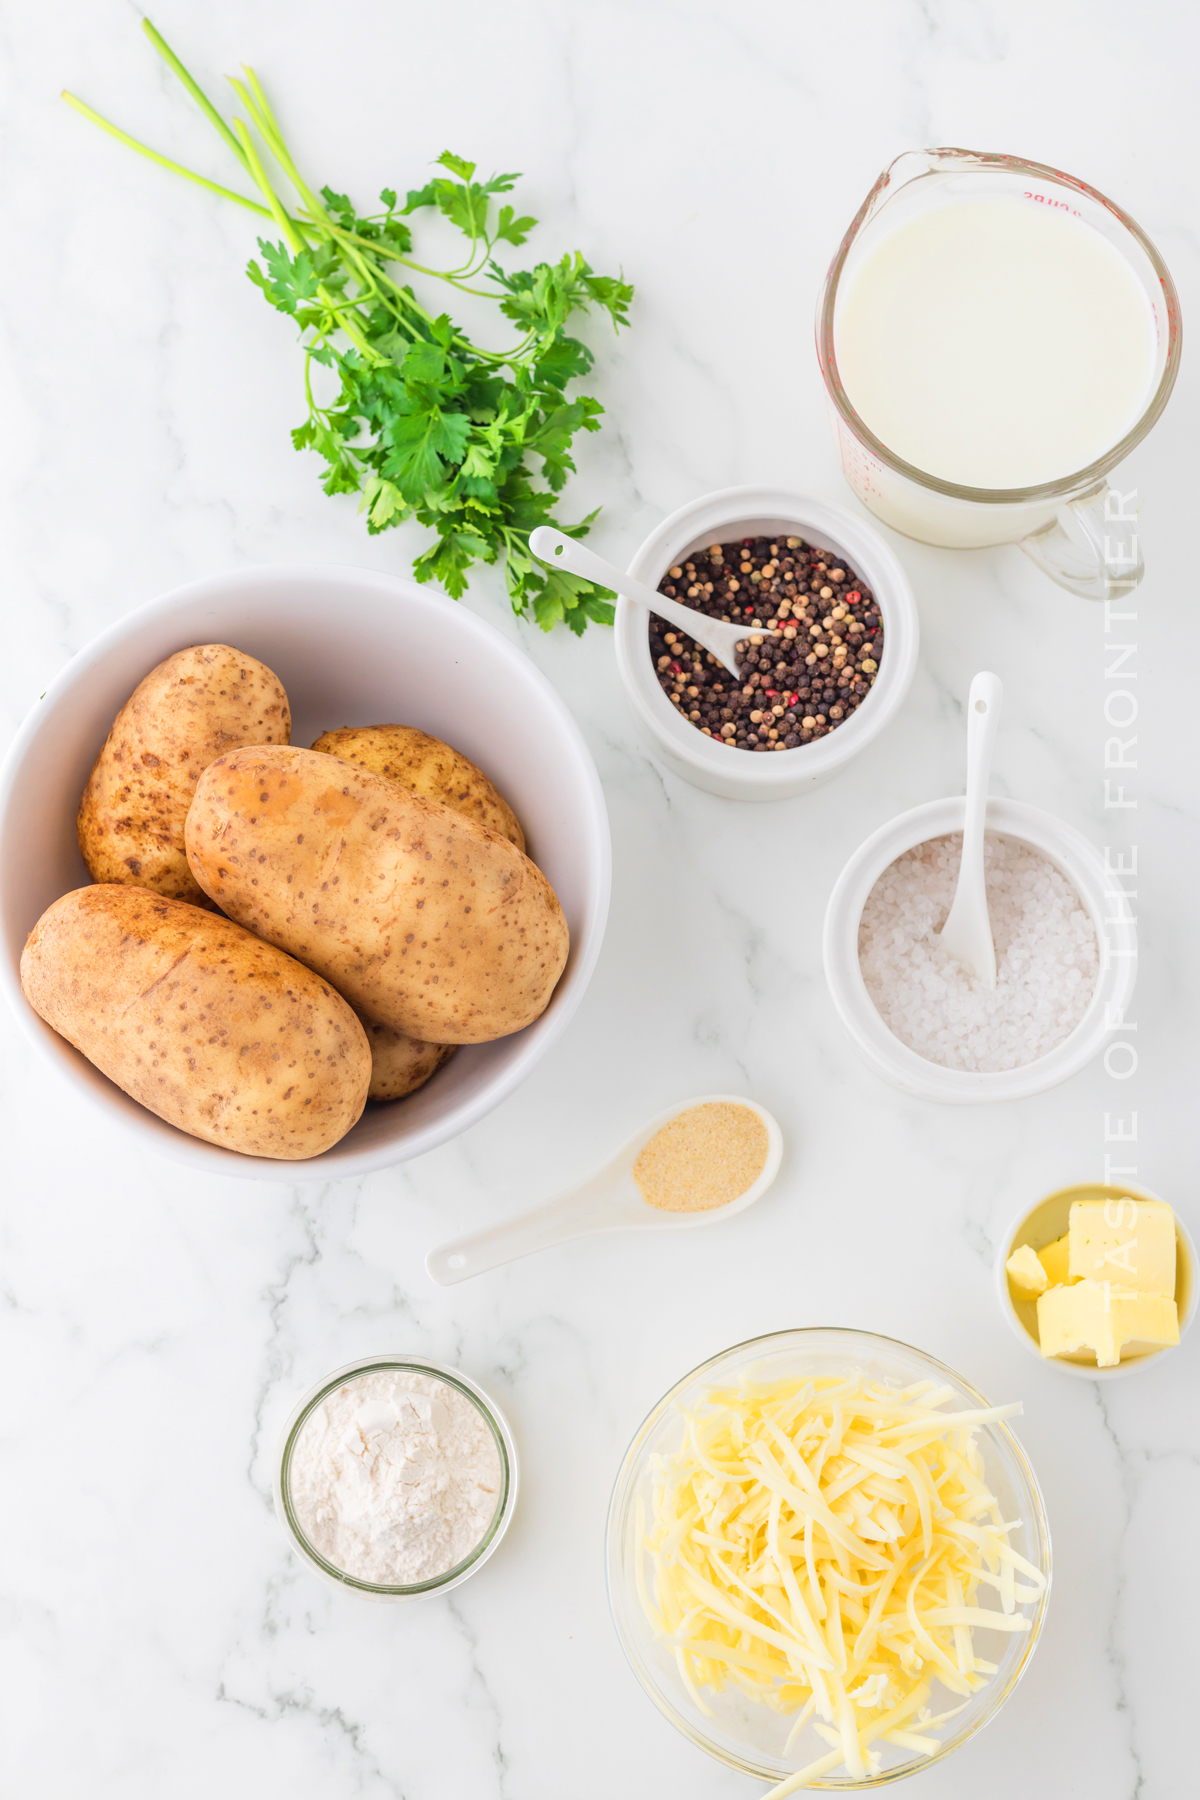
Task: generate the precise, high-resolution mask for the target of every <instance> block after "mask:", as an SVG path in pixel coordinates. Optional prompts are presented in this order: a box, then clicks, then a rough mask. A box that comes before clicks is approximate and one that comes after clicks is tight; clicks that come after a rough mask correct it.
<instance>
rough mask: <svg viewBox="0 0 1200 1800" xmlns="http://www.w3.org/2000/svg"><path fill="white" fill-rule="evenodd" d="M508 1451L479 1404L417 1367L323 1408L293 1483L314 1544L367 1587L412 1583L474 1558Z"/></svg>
mask: <svg viewBox="0 0 1200 1800" xmlns="http://www.w3.org/2000/svg"><path fill="white" fill-rule="evenodd" d="M501 1482H502V1473H501V1467H500V1452H499V1450H498V1448H497V1445H496V1440H495V1438H494V1436H493V1435H492V1431H491V1428H490V1427H489V1425H488V1423H487V1421H486V1420H485V1419H484V1417H483V1415H482V1413H481V1412H480V1411H479V1408H478V1407H477V1406H476V1405H475V1404H474V1403H473V1401H471V1400H469V1399H468V1398H467V1396H466V1395H465V1394H464V1393H461V1392H460V1391H459V1389H458V1388H456V1387H452V1386H451V1385H450V1383H449V1382H447V1381H442V1380H440V1379H439V1377H438V1376H436V1375H423V1374H420V1373H418V1372H417V1371H416V1370H409V1369H388V1370H376V1371H373V1372H371V1373H369V1374H363V1375H358V1376H355V1377H353V1378H352V1379H351V1380H349V1381H346V1382H344V1383H343V1384H342V1386H341V1387H339V1388H336V1389H335V1390H334V1392H333V1393H332V1394H330V1395H328V1396H327V1397H326V1399H324V1400H323V1401H322V1402H321V1404H320V1406H318V1407H314V1409H313V1411H312V1412H311V1413H310V1414H309V1416H308V1418H307V1419H306V1421H305V1423H304V1428H303V1430H302V1431H301V1433H300V1436H299V1437H298V1439H297V1440H296V1444H295V1447H294V1449H293V1451H292V1458H291V1466H290V1471H289V1480H288V1487H289V1492H290V1495H291V1502H292V1510H293V1512H294V1514H295V1517H296V1522H297V1524H298V1525H299V1527H300V1530H301V1531H302V1532H303V1534H304V1536H305V1537H306V1538H307V1539H308V1541H309V1543H310V1544H311V1545H312V1547H313V1549H314V1550H316V1551H318V1552H319V1554H320V1555H321V1556H323V1557H324V1558H325V1560H326V1562H330V1563H332V1564H333V1566H334V1568H336V1569H341V1570H342V1571H343V1573H344V1574H346V1575H350V1576H353V1577H354V1579H355V1580H356V1581H366V1582H371V1583H373V1584H374V1585H375V1586H378V1587H411V1586H413V1585H414V1584H416V1583H417V1582H421V1581H432V1580H433V1579H434V1578H435V1577H436V1576H438V1575H444V1574H446V1572H447V1571H448V1570H450V1569H453V1568H454V1567H455V1566H456V1565H457V1564H458V1563H460V1562H462V1561H463V1560H464V1558H465V1557H467V1556H469V1555H470V1554H471V1551H472V1550H474V1548H475V1546H476V1545H477V1544H478V1543H479V1542H480V1541H481V1539H482V1538H484V1537H485V1536H486V1534H487V1530H488V1527H489V1526H490V1525H491V1522H492V1519H493V1517H494V1516H495V1512H496V1506H497V1504H498V1502H499V1499H500V1488H501Z"/></svg>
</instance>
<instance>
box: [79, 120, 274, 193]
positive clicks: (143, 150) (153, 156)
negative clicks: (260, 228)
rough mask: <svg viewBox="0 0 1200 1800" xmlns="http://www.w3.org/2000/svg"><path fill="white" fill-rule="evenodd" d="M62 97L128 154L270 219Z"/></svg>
mask: <svg viewBox="0 0 1200 1800" xmlns="http://www.w3.org/2000/svg"><path fill="white" fill-rule="evenodd" d="M62 97H63V99H64V100H65V101H66V103H67V105H68V106H72V107H74V109H75V111H76V112H77V113H82V114H83V117H84V118H85V119H90V120H91V122H92V124H93V125H99V127H100V129H101V131H107V133H108V135H109V137H115V138H116V139H117V140H118V142H119V143H122V144H128V146H129V148H130V149H131V150H136V151H137V153H138V155H139V156H145V157H147V158H149V160H150V161H151V162H153V163H157V164H158V166H159V168H160V169H170V171H171V173H172V174H173V175H182V176H183V177H184V179H185V180H186V181H194V182H195V183H196V186H197V187H202V188H207V189H208V191H209V193H210V194H219V195H220V196H221V198H222V200H236V201H237V204H238V205H239V206H244V207H245V208H246V210H247V211H248V212H253V213H258V215H259V217H260V218H263V219H269V218H271V217H272V214H271V213H270V212H269V211H268V209H267V208H266V207H265V206H260V205H259V204H258V202H257V201H256V200H248V199H247V198H246V196H245V194H235V193H234V191H233V189H232V188H227V187H222V186H221V185H220V183H219V182H216V181H209V180H208V178H207V177H206V176H204V175H197V174H196V171H195V170H194V169H185V168H184V166H183V164H182V163H177V162H172V161H171V159H170V157H169V156H160V155H159V153H158V151H157V150H151V148H150V146H149V144H140V143H139V142H138V140H137V138H135V137H130V135H129V133H128V132H127V131H122V130H121V129H120V127H119V126H117V125H112V124H110V123H109V121H108V120H107V119H105V118H102V117H101V115H100V114H99V113H98V112H94V111H93V110H92V108H91V107H90V106H87V105H85V104H84V102H83V101H82V100H80V99H78V98H77V96H76V95H74V94H70V93H68V92H67V90H66V89H65V88H64V89H63V96H62Z"/></svg>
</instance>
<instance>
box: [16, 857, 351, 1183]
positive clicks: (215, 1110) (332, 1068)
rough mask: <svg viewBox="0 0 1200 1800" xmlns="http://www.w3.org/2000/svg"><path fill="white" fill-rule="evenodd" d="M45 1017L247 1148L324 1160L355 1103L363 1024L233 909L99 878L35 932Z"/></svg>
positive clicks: (166, 1114) (102, 1062)
mask: <svg viewBox="0 0 1200 1800" xmlns="http://www.w3.org/2000/svg"><path fill="white" fill-rule="evenodd" d="M21 985H22V987H23V988H24V990H25V995H26V998H27V999H28V1000H29V1003H30V1005H31V1006H32V1007H33V1008H34V1010H35V1012H37V1013H39V1014H40V1015H41V1017H42V1018H43V1019H45V1021H46V1023H47V1024H48V1025H50V1026H52V1027H53V1028H54V1030H55V1031H57V1032H58V1033H59V1035H60V1036H61V1037H64V1038H66V1040H67V1042H68V1043H70V1044H74V1046H75V1048H76V1049H77V1050H81V1051H82V1052H83V1054H84V1056H86V1057H87V1058H88V1060H89V1062H92V1063H94V1064H95V1065H96V1067H97V1068H98V1069H100V1070H101V1071H102V1072H103V1073H104V1074H105V1075H107V1076H108V1078H109V1080H110V1081H114V1082H115V1083H116V1084H117V1086H118V1087H120V1088H123V1089H124V1090H125V1092H126V1093H127V1094H130V1095H132V1097H133V1098H134V1099H135V1100H137V1101H139V1102H140V1103H141V1105H142V1106H145V1107H148V1108H149V1110H150V1111H151V1112H153V1113H157V1114H158V1116H159V1118H160V1119H166V1120H167V1122H168V1123H169V1124H171V1125H176V1126H178V1127H179V1129H180V1130H181V1131H186V1132H188V1133H189V1134H190V1135H191V1136H192V1137H196V1138H203V1139H204V1141H205V1142H206V1143H209V1144H220V1145H221V1146H222V1147H223V1148H225V1149H227V1150H238V1151H240V1152H242V1153H243V1154H244V1155H247V1156H271V1157H278V1158H280V1159H281V1160H284V1161H295V1160H297V1159H298V1158H301V1157H310V1156H319V1155H320V1154H321V1152H322V1151H323V1150H328V1149H330V1148H331V1147H332V1146H333V1145H334V1144H336V1143H337V1142H338V1140H339V1139H340V1138H342V1137H344V1136H345V1135H346V1133H347V1132H348V1131H349V1130H350V1127H351V1126H352V1125H353V1124H354V1123H355V1121H356V1120H357V1119H358V1117H359V1115H360V1114H361V1112H362V1110H363V1107H364V1105H365V1104H366V1099H367V1089H368V1085H369V1083H370V1080H371V1052H370V1048H369V1046H368V1044H367V1040H366V1036H365V1034H364V1032H363V1028H362V1026H361V1025H360V1024H359V1021H358V1020H357V1018H356V1017H355V1016H354V1013H353V1011H352V1010H351V1008H350V1007H349V1006H348V1005H347V1004H346V1002H345V1001H344V1000H343V999H342V997H341V995H340V994H338V993H336V992H335V991H334V989H333V988H332V987H331V985H330V984H329V982H327V981H325V980H323V979H322V978H321V977H320V976H319V975H316V974H314V973H313V971H312V970H311V969H308V968H305V967H304V966H303V964H301V963H298V962H296V961H294V960H293V958H292V957H290V956H287V955H285V954H284V952H283V951H282V950H278V949H276V948H275V947H274V946H273V945H271V944H264V943H262V942H260V940H259V939H258V938H256V937H253V936H252V935H251V933H250V932H248V931H244V930H243V929H242V927H241V926H240V925H236V924H234V923H233V921H232V920H230V919H222V918H218V917H217V916H216V915H215V914H214V913H211V912H205V911H202V910H201V908H199V907H197V906H190V905H188V904H187V902H186V901H182V900H172V899H168V898H166V897H165V896H163V895H160V894H154V893H151V892H150V891H149V890H148V889H146V888H136V887H125V886H122V885H114V884H109V883H104V884H101V885H98V886H95V887H85V888H77V889H76V890H75V891H74V892H73V893H70V894H64V895H63V897H62V898H61V900H56V901H55V902H54V904H53V906H51V907H49V908H48V909H47V910H46V912H44V913H43V914H42V917H41V918H40V919H39V920H38V922H37V924H36V925H35V926H34V928H33V930H32V931H31V932H30V934H29V938H28V941H27V943H26V945H25V950H24V953H23V955H22V957H21Z"/></svg>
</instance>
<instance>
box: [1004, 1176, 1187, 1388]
mask: <svg viewBox="0 0 1200 1800" xmlns="http://www.w3.org/2000/svg"><path fill="white" fill-rule="evenodd" d="M1105 1186H1108V1187H1111V1188H1112V1192H1113V1195H1114V1197H1115V1196H1116V1195H1118V1194H1128V1195H1130V1197H1131V1198H1132V1199H1134V1200H1161V1199H1162V1195H1161V1194H1155V1193H1153V1192H1152V1191H1151V1190H1150V1189H1149V1188H1148V1187H1142V1185H1141V1184H1140V1183H1139V1182H1135V1183H1133V1185H1132V1186H1130V1185H1129V1184H1128V1183H1126V1184H1125V1185H1124V1186H1118V1185H1117V1184H1115V1183H1104V1182H1098V1181H1096V1182H1080V1183H1078V1184H1077V1186H1075V1187H1069V1188H1060V1189H1059V1190H1058V1191H1057V1192H1056V1193H1053V1194H1047V1195H1046V1197H1045V1199H1043V1200H1039V1201H1038V1202H1037V1204H1036V1205H1035V1206H1027V1207H1025V1208H1024V1210H1023V1211H1021V1212H1019V1213H1018V1214H1017V1216H1016V1218H1015V1219H1014V1220H1013V1222H1012V1224H1011V1225H1010V1226H1009V1228H1008V1230H1007V1231H1006V1232H1005V1233H1004V1235H1003V1237H1002V1238H1001V1239H1000V1248H999V1250H998V1251H997V1252H996V1268H995V1277H996V1295H997V1298H998V1299H999V1301H1000V1310H1001V1312H1002V1313H1003V1314H1004V1317H1005V1318H1006V1319H1007V1320H1008V1325H1009V1329H1010V1330H1011V1331H1012V1333H1013V1335H1014V1337H1016V1338H1017V1340H1018V1341H1019V1342H1020V1343H1021V1344H1023V1345H1024V1346H1025V1349H1026V1350H1028V1352H1029V1354H1030V1355H1031V1356H1036V1357H1037V1359H1038V1361H1039V1362H1040V1363H1042V1364H1044V1365H1045V1366H1046V1367H1047V1368H1052V1369H1058V1370H1059V1371H1060V1373H1061V1374H1063V1375H1074V1376H1076V1377H1077V1378H1079V1377H1081V1378H1082V1379H1083V1380H1084V1381H1115V1380H1117V1379H1118V1377H1119V1376H1123V1375H1137V1374H1139V1373H1140V1372H1141V1371H1142V1370H1143V1369H1147V1368H1149V1367H1151V1365H1152V1364H1154V1363H1157V1362H1158V1361H1159V1360H1160V1358H1161V1357H1163V1356H1164V1355H1165V1354H1166V1353H1167V1349H1168V1346H1164V1347H1163V1349H1161V1350H1151V1351H1149V1352H1148V1353H1147V1354H1146V1355H1145V1356H1131V1357H1129V1358H1128V1359H1127V1360H1126V1361H1124V1362H1119V1363H1117V1364H1116V1366H1115V1367H1114V1368H1111V1369H1100V1368H1097V1367H1096V1365H1095V1363H1077V1362H1068V1361H1067V1360H1066V1359H1065V1358H1064V1357H1061V1356H1043V1355H1042V1349H1041V1345H1040V1344H1039V1343H1038V1341H1037V1339H1036V1338H1035V1337H1034V1335H1033V1333H1032V1332H1031V1331H1030V1329H1029V1327H1028V1326H1027V1325H1026V1324H1025V1321H1024V1320H1023V1319H1022V1317H1021V1315H1020V1313H1019V1312H1018V1311H1017V1309H1016V1307H1015V1305H1014V1304H1013V1297H1012V1294H1011V1293H1010V1291H1009V1286H1008V1269H1007V1266H1006V1265H1007V1263H1008V1259H1009V1257H1010V1256H1011V1255H1012V1253H1013V1251H1014V1250H1015V1249H1016V1248H1017V1247H1018V1245H1020V1244H1026V1243H1028V1242H1029V1237H1028V1235H1027V1234H1028V1233H1032V1235H1033V1236H1034V1237H1039V1238H1040V1237H1042V1236H1045V1241H1046V1243H1053V1241H1054V1239H1055V1238H1056V1237H1061V1236H1062V1234H1063V1232H1064V1231H1065V1230H1066V1229H1067V1226H1068V1224H1069V1222H1070V1213H1071V1199H1072V1197H1073V1196H1075V1195H1077V1194H1082V1193H1083V1192H1084V1191H1085V1190H1086V1189H1095V1188H1100V1187H1105ZM1039 1213H1041V1214H1043V1215H1044V1216H1043V1217H1042V1218H1041V1219H1038V1221H1037V1223H1036V1225H1035V1224H1034V1217H1035V1215H1036V1214H1039ZM1175 1252H1176V1257H1177V1262H1178V1269H1179V1274H1178V1276H1177V1278H1176V1282H1175V1299H1176V1303H1177V1305H1178V1308H1179V1342H1180V1343H1181V1344H1182V1342H1183V1334H1184V1332H1185V1331H1186V1330H1187V1329H1188V1327H1189V1326H1190V1324H1191V1322H1192V1320H1193V1319H1194V1318H1195V1316H1196V1277H1197V1273H1198V1272H1200V1260H1198V1259H1197V1252H1196V1241H1195V1239H1194V1238H1193V1236H1192V1234H1191V1232H1190V1231H1189V1230H1188V1228H1187V1226H1186V1225H1185V1224H1184V1222H1183V1220H1182V1219H1181V1218H1180V1216H1179V1214H1178V1213H1176V1214H1175ZM1175 1347H1176V1346H1175V1345H1174V1344H1172V1345H1170V1346H1169V1348H1170V1349H1172V1350H1173V1349H1175Z"/></svg>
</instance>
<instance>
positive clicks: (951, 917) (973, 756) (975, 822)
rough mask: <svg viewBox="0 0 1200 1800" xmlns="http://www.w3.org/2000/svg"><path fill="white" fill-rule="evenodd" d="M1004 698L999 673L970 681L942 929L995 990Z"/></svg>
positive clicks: (952, 949)
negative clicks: (993, 887)
mask: <svg viewBox="0 0 1200 1800" xmlns="http://www.w3.org/2000/svg"><path fill="white" fill-rule="evenodd" d="M1003 699H1004V687H1003V684H1002V682H1001V680H1000V677H999V676H998V675H990V674H988V673H987V672H986V671H984V672H983V673H981V674H979V675H977V676H976V677H975V679H974V681H973V682H972V683H971V694H970V698H969V699H968V701H967V805H966V815H965V818H964V820H963V847H962V861H961V863H960V864H959V868H958V886H957V887H956V888H955V890H954V901H953V904H952V905H951V907H950V911H949V913H948V914H947V917H946V923H945V924H944V925H943V926H942V932H941V942H942V949H943V950H944V951H945V952H946V954H947V955H948V956H952V957H953V958H954V960H955V962H959V963H961V964H962V966H963V968H964V969H966V970H967V971H968V973H969V974H971V975H974V976H976V977H977V978H978V979H979V980H980V981H982V982H983V984H984V986H985V987H990V988H994V987H995V985H996V945H995V942H994V940H993V938H992V922H991V920H990V919H989V917H988V903H987V889H986V887H985V885H984V879H983V840H984V821H985V818H986V816H987V797H988V776H989V775H990V773H991V767H992V750H993V747H994V745H995V742H996V732H997V730H998V729H999V725H1000V707H1001V703H1002V701H1003Z"/></svg>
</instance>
